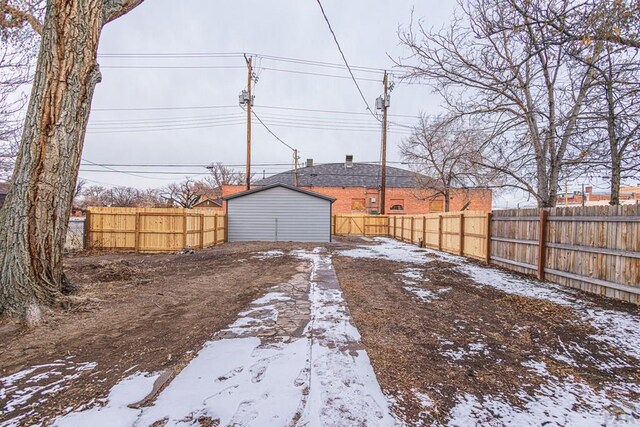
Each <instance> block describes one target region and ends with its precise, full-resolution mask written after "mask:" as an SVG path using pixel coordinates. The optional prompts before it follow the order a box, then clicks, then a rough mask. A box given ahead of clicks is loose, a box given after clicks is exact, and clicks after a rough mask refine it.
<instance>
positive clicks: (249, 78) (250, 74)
mask: <svg viewBox="0 0 640 427" xmlns="http://www.w3.org/2000/svg"><path fill="white" fill-rule="evenodd" d="M245 60H246V61H247V95H248V98H247V171H246V174H247V190H249V189H251V104H253V97H252V96H251V81H252V80H253V69H252V64H251V57H248V58H247V57H246V56H245Z"/></svg>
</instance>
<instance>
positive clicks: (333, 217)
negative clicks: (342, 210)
mask: <svg viewBox="0 0 640 427" xmlns="http://www.w3.org/2000/svg"><path fill="white" fill-rule="evenodd" d="M331 220H332V221H331V223H332V228H333V233H332V234H333V235H334V236H335V235H336V215H333V216H332V218H331Z"/></svg>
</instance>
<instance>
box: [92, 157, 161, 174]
mask: <svg viewBox="0 0 640 427" xmlns="http://www.w3.org/2000/svg"><path fill="white" fill-rule="evenodd" d="M81 159H82V160H83V161H85V162H87V163H91V164H93V165H96V166H99V167H101V168H104V170H100V171H95V172H107V171H110V172H116V173H122V174H125V175H131V176H134V177H136V178H145V179H162V180H165V179H166V178H153V177H146V176H142V175H136V174H135V173H131V172H124V171H121V170H117V169H113V168H111V167H108V166H101V165H99V164H97V163H94V162H92V161H91V160H88V159H85V158H84V157H82V158H81ZM87 172H91V171H87Z"/></svg>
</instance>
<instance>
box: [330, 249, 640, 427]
mask: <svg viewBox="0 0 640 427" xmlns="http://www.w3.org/2000/svg"><path fill="white" fill-rule="evenodd" d="M375 240H376V241H377V242H378V243H379V245H377V246H362V247H360V248H357V249H353V250H346V251H342V252H341V255H347V256H352V257H356V258H370V259H387V260H392V261H398V262H403V263H409V264H413V265H416V266H420V265H424V264H425V263H428V262H430V261H431V260H433V259H434V257H439V258H440V259H443V260H446V261H448V262H451V263H454V264H456V266H455V267H453V268H455V269H456V270H457V271H459V272H461V273H463V274H465V275H467V276H468V277H470V278H471V279H472V280H473V281H475V282H476V283H477V284H478V285H479V286H490V287H493V288H496V289H499V290H501V291H503V292H506V293H510V294H517V295H521V296H525V297H530V298H538V299H543V300H547V301H551V302H554V303H556V304H559V305H562V306H564V307H568V308H571V309H572V310H574V312H575V313H576V314H577V315H578V316H579V317H581V318H582V319H583V320H584V321H585V322H587V323H589V324H591V325H592V326H593V327H594V328H595V329H596V330H598V333H597V334H596V335H595V336H593V338H595V339H597V340H599V341H602V342H604V343H607V344H610V345H611V346H612V347H614V348H617V349H618V350H620V351H622V352H624V353H626V354H627V355H628V356H631V357H633V358H635V359H636V360H637V361H638V364H640V316H636V315H633V314H630V313H626V312H623V311H616V310H610V309H604V308H601V307H599V306H597V304H595V303H592V302H590V301H587V300H584V299H581V298H580V297H579V296H578V295H577V292H576V291H574V290H572V289H570V288H565V287H563V286H560V285H556V284H552V283H548V282H539V281H534V280H527V279H524V278H522V277H518V276H515V275H512V274H509V273H506V272H504V271H501V270H498V269H495V268H490V267H484V266H479V265H477V264H474V263H470V262H468V261H467V260H466V259H464V258H462V257H458V256H454V255H450V254H446V253H440V252H435V251H431V250H427V249H420V250H416V248H415V247H414V246H411V245H408V244H405V243H402V242H398V241H395V240H392V239H388V238H376V239H375ZM429 254H431V257H429V256H428V255H429ZM397 274H399V275H400V276H402V277H403V282H404V285H405V286H404V287H405V289H406V290H407V291H409V292H412V293H414V294H415V295H416V296H418V297H419V298H420V299H421V300H423V301H429V300H432V298H433V296H434V292H432V291H431V292H430V291H428V290H424V289H422V288H420V287H418V286H417V284H418V281H424V279H423V278H422V277H419V270H417V269H416V268H413V267H412V268H407V269H404V270H400V271H399V272H398V273H397ZM445 291H446V290H445ZM455 326H456V328H457V329H458V330H465V329H466V327H465V325H464V322H462V321H460V322H456V324H455ZM441 344H443V345H445V347H451V346H453V343H452V342H451V341H447V340H441ZM561 346H562V347H563V349H564V354H553V355H550V356H551V357H553V358H554V359H556V360H559V361H563V362H565V363H567V364H569V365H573V366H575V365H576V362H575V360H574V359H573V357H571V355H570V354H571V353H574V354H587V352H588V350H586V349H583V348H581V347H580V346H579V345H578V344H577V343H571V344H570V345H564V344H563V343H561ZM467 347H468V348H462V347H458V348H448V349H447V348H445V349H443V350H441V353H442V354H443V355H445V356H447V357H449V358H450V359H451V360H452V361H454V362H455V361H459V360H462V359H464V358H465V357H466V356H468V355H474V354H483V355H485V356H486V355H487V354H488V349H487V347H486V345H485V344H484V343H483V342H481V341H476V342H473V343H470V344H469V345H468V346H467ZM603 352H604V353H606V350H603ZM604 353H603V354H604ZM610 356H611V357H609V358H608V360H607V361H599V362H598V366H599V368H600V369H603V370H605V371H607V370H612V369H614V368H620V367H626V368H633V366H629V364H628V363H627V362H625V361H622V360H620V359H619V358H617V357H615V355H613V354H610ZM525 366H526V367H527V368H528V369H530V370H531V371H532V372H533V373H534V374H535V375H537V376H538V377H541V378H542V379H543V384H542V385H541V386H540V387H538V388H537V389H536V390H534V391H533V392H531V391H528V392H525V391H524V390H520V391H518V392H517V393H516V395H515V396H514V397H516V398H517V399H518V400H519V401H520V402H522V403H521V404H520V405H513V404H511V403H510V402H509V401H507V399H506V398H505V397H504V396H501V395H497V396H493V395H485V396H481V397H477V396H474V395H471V394H466V393H463V394H460V395H458V401H457V404H456V405H455V407H454V408H453V410H452V411H451V413H450V420H449V422H448V425H450V426H464V427H466V426H476V425H488V426H498V425H518V426H529V425H535V426H540V425H549V426H560V425H562V426H565V425H566V426H569V425H580V426H602V425H605V426H626V425H640V415H639V414H640V404H639V403H638V402H634V401H633V400H631V397H630V394H631V393H639V392H640V386H639V385H638V384H633V383H628V382H626V381H625V380H620V381H618V380H616V379H613V378H612V382H611V383H609V384H607V385H605V386H603V388H602V389H601V390H598V391H596V390H594V389H593V388H591V387H590V386H589V385H588V384H585V383H582V382H579V381H577V380H576V379H574V378H573V377H566V378H558V377H556V376H554V375H552V374H550V373H549V372H548V370H547V368H546V365H545V364H544V363H543V362H539V361H530V362H528V363H526V364H525ZM637 366H638V365H636V367H637ZM414 394H415V392H414ZM610 395H615V396H616V397H615V400H613V398H609V397H608V396H610ZM416 397H418V398H420V396H419V395H418V394H416ZM422 406H423V408H424V409H425V411H427V412H428V411H429V408H430V406H431V405H430V400H429V399H428V396H426V398H425V399H424V403H423V404H422Z"/></svg>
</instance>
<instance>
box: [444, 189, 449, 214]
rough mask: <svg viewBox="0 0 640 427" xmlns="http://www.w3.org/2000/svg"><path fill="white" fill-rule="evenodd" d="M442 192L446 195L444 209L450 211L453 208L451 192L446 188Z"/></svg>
mask: <svg viewBox="0 0 640 427" xmlns="http://www.w3.org/2000/svg"><path fill="white" fill-rule="evenodd" d="M442 194H443V195H444V211H445V212H449V211H450V210H451V192H450V191H449V189H446V190H445V191H444V192H443V193H442Z"/></svg>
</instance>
